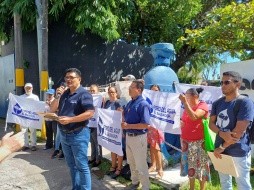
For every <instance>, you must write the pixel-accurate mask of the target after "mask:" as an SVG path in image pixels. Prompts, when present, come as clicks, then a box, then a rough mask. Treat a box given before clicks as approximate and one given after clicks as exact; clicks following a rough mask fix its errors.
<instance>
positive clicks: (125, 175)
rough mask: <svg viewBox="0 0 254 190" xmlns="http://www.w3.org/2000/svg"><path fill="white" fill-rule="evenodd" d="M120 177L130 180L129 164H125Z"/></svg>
mask: <svg viewBox="0 0 254 190" xmlns="http://www.w3.org/2000/svg"><path fill="white" fill-rule="evenodd" d="M121 176H122V177H123V178H124V179H127V180H130V179H131V170H130V166H129V164H126V165H125V166H124V167H123V168H122V171H121Z"/></svg>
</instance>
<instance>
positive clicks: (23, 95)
mask: <svg viewBox="0 0 254 190" xmlns="http://www.w3.org/2000/svg"><path fill="white" fill-rule="evenodd" d="M20 96H21V97H24V98H29V99H32V100H36V101H39V97H38V96H37V95H35V94H33V93H32V94H30V95H27V94H22V95H20Z"/></svg>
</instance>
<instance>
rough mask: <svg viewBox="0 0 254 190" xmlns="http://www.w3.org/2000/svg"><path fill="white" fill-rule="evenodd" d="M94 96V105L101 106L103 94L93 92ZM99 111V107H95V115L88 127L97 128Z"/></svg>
mask: <svg viewBox="0 0 254 190" xmlns="http://www.w3.org/2000/svg"><path fill="white" fill-rule="evenodd" d="M92 96H93V105H94V107H95V108H101V105H102V99H103V97H102V95H101V94H92ZM97 118H98V113H97V109H95V112H94V115H93V117H92V118H91V119H89V123H88V125H87V126H88V127H92V128H96V127H97V126H98V121H97Z"/></svg>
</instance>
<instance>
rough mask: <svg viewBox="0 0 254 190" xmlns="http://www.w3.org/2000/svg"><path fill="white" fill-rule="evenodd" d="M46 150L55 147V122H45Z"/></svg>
mask: <svg viewBox="0 0 254 190" xmlns="http://www.w3.org/2000/svg"><path fill="white" fill-rule="evenodd" d="M45 124H46V137H47V140H46V148H53V147H54V145H55V142H54V141H55V139H56V132H57V122H56V121H46V122H45Z"/></svg>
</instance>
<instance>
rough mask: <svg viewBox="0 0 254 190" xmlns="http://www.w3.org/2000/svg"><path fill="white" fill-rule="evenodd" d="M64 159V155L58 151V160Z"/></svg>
mask: <svg viewBox="0 0 254 190" xmlns="http://www.w3.org/2000/svg"><path fill="white" fill-rule="evenodd" d="M62 159H64V153H63V151H62V150H60V153H59V154H58V160H62Z"/></svg>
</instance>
